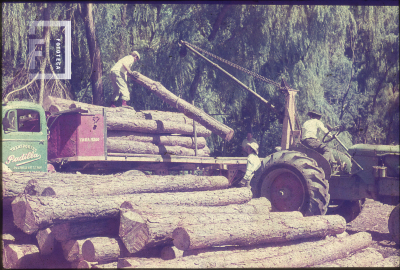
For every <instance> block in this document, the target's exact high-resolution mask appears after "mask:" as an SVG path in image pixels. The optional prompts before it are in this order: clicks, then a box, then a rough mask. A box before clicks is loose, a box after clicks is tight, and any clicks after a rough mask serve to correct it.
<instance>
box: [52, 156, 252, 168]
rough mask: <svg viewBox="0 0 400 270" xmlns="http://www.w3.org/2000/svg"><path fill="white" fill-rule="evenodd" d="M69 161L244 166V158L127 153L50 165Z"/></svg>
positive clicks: (63, 159)
mask: <svg viewBox="0 0 400 270" xmlns="http://www.w3.org/2000/svg"><path fill="white" fill-rule="evenodd" d="M69 161H130V162H169V163H195V164H208V165H215V164H218V165H246V164H247V158H246V157H196V156H177V155H146V154H129V153H126V154H125V153H124V154H120V153H108V155H107V156H76V157H64V158H54V159H51V160H49V162H50V163H62V162H69Z"/></svg>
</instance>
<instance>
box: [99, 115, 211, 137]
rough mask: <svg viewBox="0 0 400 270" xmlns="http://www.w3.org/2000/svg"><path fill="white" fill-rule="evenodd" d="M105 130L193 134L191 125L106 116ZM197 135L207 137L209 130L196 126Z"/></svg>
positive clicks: (209, 133)
mask: <svg viewBox="0 0 400 270" xmlns="http://www.w3.org/2000/svg"><path fill="white" fill-rule="evenodd" d="M107 130H125V131H136V132H141V133H163V134H173V133H175V134H183V135H193V134H194V131H193V125H188V124H180V123H176V122H172V121H171V122H169V121H160V120H143V119H135V118H133V119H130V118H127V117H124V118H123V117H108V118H107ZM196 132H197V136H199V137H209V136H211V132H210V130H208V129H206V128H205V127H202V126H196Z"/></svg>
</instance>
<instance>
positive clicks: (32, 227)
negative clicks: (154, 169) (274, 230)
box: [12, 188, 253, 234]
mask: <svg viewBox="0 0 400 270" xmlns="http://www.w3.org/2000/svg"><path fill="white" fill-rule="evenodd" d="M252 195H253V194H252V192H251V191H250V189H248V188H231V189H222V190H214V191H196V192H175V193H174V192H173V193H169V192H165V193H140V194H128V195H120V196H102V197H94V196H92V197H78V196H74V197H72V196H70V197H53V196H52V197H50V196H46V197H42V196H30V195H19V196H18V197H17V198H16V199H15V200H14V201H13V203H12V211H13V217H14V223H15V225H16V226H17V227H18V228H20V229H21V230H22V231H24V232H25V233H27V234H32V233H34V232H37V231H38V230H39V229H44V228H46V227H48V226H50V225H52V224H57V223H62V222H65V221H76V222H78V221H79V222H80V221H89V220H94V219H102V218H112V217H117V216H118V215H119V207H120V205H121V204H122V203H123V202H125V201H130V202H133V203H134V204H143V205H147V204H165V205H187V206H196V205H197V206H201V205H202V206H222V205H228V204H233V203H236V204H241V203H246V202H248V201H249V200H251V198H252Z"/></svg>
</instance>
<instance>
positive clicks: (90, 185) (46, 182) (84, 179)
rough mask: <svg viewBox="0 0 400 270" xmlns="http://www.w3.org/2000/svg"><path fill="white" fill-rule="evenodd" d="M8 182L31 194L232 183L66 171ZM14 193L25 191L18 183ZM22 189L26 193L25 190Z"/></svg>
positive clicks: (9, 178) (163, 189)
mask: <svg viewBox="0 0 400 270" xmlns="http://www.w3.org/2000/svg"><path fill="white" fill-rule="evenodd" d="M4 178H6V180H7V183H10V184H9V186H12V184H11V183H12V182H17V183H22V182H25V183H26V184H25V186H28V187H29V188H26V190H28V191H27V192H26V193H27V194H29V195H42V194H43V192H44V190H45V189H48V190H49V189H51V190H52V193H53V194H54V195H56V196H103V195H122V194H133V193H149V192H172V191H197V190H198V191H200V190H215V189H223V188H227V187H228V186H229V181H228V179H227V178H225V177H224V176H196V175H164V176H161V175H143V176H140V175H131V174H128V173H126V174H125V173H124V174H114V175H92V174H64V173H51V174H48V173H46V174H43V173H36V172H34V173H14V174H12V175H7V176H5V177H4ZM18 188H19V190H18V189H17V188H14V189H13V190H14V192H18V191H19V192H20V193H23V189H22V185H19V184H18ZM21 191H22V192H21Z"/></svg>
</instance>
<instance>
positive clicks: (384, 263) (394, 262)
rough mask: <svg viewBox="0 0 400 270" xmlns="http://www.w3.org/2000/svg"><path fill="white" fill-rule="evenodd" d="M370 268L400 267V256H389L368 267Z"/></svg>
mask: <svg viewBox="0 0 400 270" xmlns="http://www.w3.org/2000/svg"><path fill="white" fill-rule="evenodd" d="M368 266H369V267H375V268H378V267H379V268H383V267H397V268H399V267H400V261H399V256H389V257H387V258H385V259H383V260H381V261H378V262H375V263H373V264H370V265H368Z"/></svg>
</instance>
